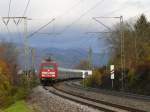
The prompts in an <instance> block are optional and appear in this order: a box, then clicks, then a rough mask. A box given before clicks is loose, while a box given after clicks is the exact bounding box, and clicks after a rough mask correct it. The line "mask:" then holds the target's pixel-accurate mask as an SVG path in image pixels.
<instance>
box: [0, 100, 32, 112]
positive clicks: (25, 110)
mask: <svg viewBox="0 0 150 112" xmlns="http://www.w3.org/2000/svg"><path fill="white" fill-rule="evenodd" d="M3 112H33V111H32V110H31V109H30V108H29V107H28V105H27V104H26V103H25V101H24V100H22V101H18V102H16V103H15V104H13V105H11V106H10V107H8V108H7V109H5V110H4V111H3Z"/></svg>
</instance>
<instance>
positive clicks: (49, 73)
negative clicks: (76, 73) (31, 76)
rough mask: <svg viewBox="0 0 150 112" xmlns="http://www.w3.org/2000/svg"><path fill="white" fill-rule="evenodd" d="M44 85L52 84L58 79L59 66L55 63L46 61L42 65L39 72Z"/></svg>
mask: <svg viewBox="0 0 150 112" xmlns="http://www.w3.org/2000/svg"><path fill="white" fill-rule="evenodd" d="M39 77H40V81H41V83H42V84H46V83H52V82H54V81H55V80H56V79H57V77H58V65H57V63H56V62H54V61H44V62H42V63H41V66H40V72H39Z"/></svg>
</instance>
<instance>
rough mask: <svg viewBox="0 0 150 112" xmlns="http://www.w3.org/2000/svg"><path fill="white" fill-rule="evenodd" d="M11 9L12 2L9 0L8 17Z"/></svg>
mask: <svg viewBox="0 0 150 112" xmlns="http://www.w3.org/2000/svg"><path fill="white" fill-rule="evenodd" d="M10 7H11V0H9V6H8V17H9V15H10Z"/></svg>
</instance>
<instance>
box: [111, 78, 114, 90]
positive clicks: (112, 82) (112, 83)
mask: <svg viewBox="0 0 150 112" xmlns="http://www.w3.org/2000/svg"><path fill="white" fill-rule="evenodd" d="M111 85H112V89H113V88H114V80H113V79H112V81H111Z"/></svg>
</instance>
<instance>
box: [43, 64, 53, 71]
mask: <svg viewBox="0 0 150 112" xmlns="http://www.w3.org/2000/svg"><path fill="white" fill-rule="evenodd" d="M43 69H51V70H53V69H54V66H53V65H46V66H43Z"/></svg>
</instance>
